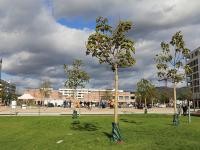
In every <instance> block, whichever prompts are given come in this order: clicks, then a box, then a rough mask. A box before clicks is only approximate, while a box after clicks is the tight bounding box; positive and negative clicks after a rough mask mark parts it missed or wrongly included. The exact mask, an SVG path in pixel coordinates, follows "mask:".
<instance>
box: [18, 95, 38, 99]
mask: <svg viewBox="0 0 200 150" xmlns="http://www.w3.org/2000/svg"><path fill="white" fill-rule="evenodd" d="M18 99H22V100H29V99H30V100H31V99H35V98H34V97H33V96H31V95H30V94H23V95H22V96H20V97H18Z"/></svg>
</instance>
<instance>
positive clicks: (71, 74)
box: [64, 59, 90, 89]
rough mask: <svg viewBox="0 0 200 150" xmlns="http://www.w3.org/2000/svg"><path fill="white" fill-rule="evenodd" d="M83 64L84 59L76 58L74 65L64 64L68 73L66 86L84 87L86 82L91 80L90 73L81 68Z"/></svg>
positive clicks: (72, 87) (73, 87)
mask: <svg viewBox="0 0 200 150" xmlns="http://www.w3.org/2000/svg"><path fill="white" fill-rule="evenodd" d="M81 66H83V62H82V60H78V59H76V60H74V61H73V64H72V66H71V67H70V66H68V65H66V64H64V71H65V73H66V78H67V80H66V81H65V86H66V87H67V88H71V89H77V88H78V87H81V88H84V87H85V84H86V83H87V82H89V79H90V77H89V75H88V73H87V72H85V71H84V70H81Z"/></svg>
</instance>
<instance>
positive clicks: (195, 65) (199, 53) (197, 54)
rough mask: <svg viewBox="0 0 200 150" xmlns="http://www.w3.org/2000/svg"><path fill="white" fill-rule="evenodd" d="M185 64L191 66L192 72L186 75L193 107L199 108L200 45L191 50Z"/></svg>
mask: <svg viewBox="0 0 200 150" xmlns="http://www.w3.org/2000/svg"><path fill="white" fill-rule="evenodd" d="M187 64H189V65H190V67H191V68H192V71H193V72H192V73H191V74H190V75H188V76H187V82H188V85H189V86H190V88H191V91H192V98H193V102H194V104H195V107H198V108H199V103H200V84H199V83H200V81H199V80H200V78H199V74H200V47H199V48H197V49H195V50H193V51H191V53H190V57H189V59H188V60H187Z"/></svg>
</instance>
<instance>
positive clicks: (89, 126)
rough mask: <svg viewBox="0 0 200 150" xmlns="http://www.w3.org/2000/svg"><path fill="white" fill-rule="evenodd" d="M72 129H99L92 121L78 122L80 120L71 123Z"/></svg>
mask: <svg viewBox="0 0 200 150" xmlns="http://www.w3.org/2000/svg"><path fill="white" fill-rule="evenodd" d="M71 129H72V130H79V131H96V130H98V129H99V127H97V125H96V124H94V123H89V122H85V123H80V122H72V123H71Z"/></svg>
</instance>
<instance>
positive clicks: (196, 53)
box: [191, 50, 199, 58]
mask: <svg viewBox="0 0 200 150" xmlns="http://www.w3.org/2000/svg"><path fill="white" fill-rule="evenodd" d="M198 54H199V51H198V50H197V51H196V52H195V53H194V54H192V55H191V58H193V57H195V56H197V55H198Z"/></svg>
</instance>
